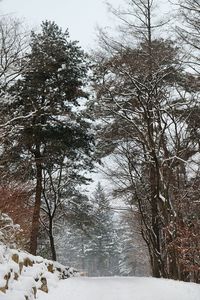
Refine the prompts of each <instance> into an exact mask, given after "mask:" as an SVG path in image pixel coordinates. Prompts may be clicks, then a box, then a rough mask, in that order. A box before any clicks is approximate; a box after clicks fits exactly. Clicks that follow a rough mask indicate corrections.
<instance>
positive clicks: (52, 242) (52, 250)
mask: <svg viewBox="0 0 200 300" xmlns="http://www.w3.org/2000/svg"><path fill="white" fill-rule="evenodd" d="M49 240H50V247H51V257H52V260H55V261H56V259H57V257H56V248H55V242H54V236H53V222H52V219H50V220H49Z"/></svg>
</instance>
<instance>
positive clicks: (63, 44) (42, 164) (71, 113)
mask: <svg viewBox="0 0 200 300" xmlns="http://www.w3.org/2000/svg"><path fill="white" fill-rule="evenodd" d="M30 47H31V51H30V53H29V54H27V56H26V59H24V60H23V62H22V63H23V64H24V65H25V67H26V68H25V70H24V71H23V72H22V74H21V78H20V79H19V80H18V81H17V82H16V84H15V85H14V86H13V87H12V88H11V89H10V93H11V95H12V97H13V101H12V102H11V103H10V104H9V105H7V111H8V113H9V116H10V119H11V121H10V123H9V124H10V127H11V128H12V129H13V128H14V129H13V130H12V131H11V132H10V134H9V135H8V138H7V142H6V143H5V150H7V151H10V152H12V153H13V155H15V156H16V158H18V161H19V160H20V161H24V160H26V161H29V162H30V166H31V168H32V170H33V171H32V174H33V175H34V178H35V181H36V187H35V201H34V213H33V221H32V233H31V245H30V251H31V252H32V253H33V254H35V253H36V250H37V236H38V230H39V215H40V206H41V198H42V190H43V170H44V169H48V170H52V169H53V168H54V166H55V164H59V159H60V156H63V155H64V156H65V157H66V159H68V160H74V161H76V162H77V164H76V166H74V168H77V169H78V168H79V166H81V167H83V165H84V162H86V164H87V163H88V165H89V159H88V155H89V152H90V146H89V144H90V141H91V136H90V135H89V134H88V124H87V123H86V122H85V121H84V120H83V119H82V116H81V115H80V114H79V113H78V110H77V109H76V107H77V106H78V99H80V98H81V97H82V98H83V97H86V96H87V95H86V94H85V93H84V92H83V86H84V82H85V78H86V73H87V64H86V61H85V55H84V53H83V51H82V50H81V49H80V47H79V46H78V45H77V42H71V41H70V40H69V34H68V32H67V31H66V32H64V33H63V32H62V30H61V29H60V28H59V27H58V26H57V25H56V24H55V23H54V22H48V21H46V22H43V23H42V32H41V33H37V34H36V33H34V32H32V35H31V45H30ZM11 140H13V141H14V143H11V142H10V141H11ZM16 151H17V153H16ZM15 161H16V159H15ZM75 173H76V172H75Z"/></svg>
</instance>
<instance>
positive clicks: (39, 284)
mask: <svg viewBox="0 0 200 300" xmlns="http://www.w3.org/2000/svg"><path fill="white" fill-rule="evenodd" d="M76 275H77V271H76V270H75V269H73V268H70V267H65V266H63V265H61V264H59V263H57V262H54V261H51V260H47V259H44V258H42V257H40V256H33V255H31V254H29V253H27V252H24V251H20V250H14V249H10V248H9V247H6V246H5V245H1V244H0V300H25V299H27V300H33V299H35V297H37V293H38V291H40V294H42V293H43V294H44V293H47V292H48V290H49V286H50V287H51V288H52V289H53V287H56V286H57V283H58V282H59V280H61V279H63V280H64V279H66V278H69V277H70V276H76Z"/></svg>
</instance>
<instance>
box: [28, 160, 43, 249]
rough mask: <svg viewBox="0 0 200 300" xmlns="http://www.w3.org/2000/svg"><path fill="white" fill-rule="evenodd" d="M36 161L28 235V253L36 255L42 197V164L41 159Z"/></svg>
mask: <svg viewBox="0 0 200 300" xmlns="http://www.w3.org/2000/svg"><path fill="white" fill-rule="evenodd" d="M35 160H36V191H35V204H34V211H33V219H32V228H31V235H30V253H31V254H33V255H36V252H37V239H38V234H39V225H40V206H41V197H42V163H41V158H39V157H38V158H35Z"/></svg>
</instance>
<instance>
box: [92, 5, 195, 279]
mask: <svg viewBox="0 0 200 300" xmlns="http://www.w3.org/2000/svg"><path fill="white" fill-rule="evenodd" d="M155 2H156V1H148V0H133V1H131V2H130V9H129V10H128V11H127V13H126V12H123V13H122V14H121V12H118V11H115V14H116V15H118V16H119V17H120V20H122V21H124V22H125V25H126V26H128V28H129V30H130V31H132V38H135V37H137V43H135V45H136V46H134V47H130V44H128V45H125V44H123V43H121V44H120V43H118V42H115V41H114V42H113V41H110V40H108V39H106V37H105V35H104V36H103V42H104V45H105V47H104V50H105V49H106V50H107V55H104V56H103V55H101V53H100V54H99V56H98V57H97V68H96V82H95V83H94V88H95V90H96V94H97V99H98V104H97V103H96V104H95V105H96V106H97V107H98V112H97V113H98V114H100V115H102V116H104V120H105V124H106V125H105V130H103V140H104V145H105V144H106V143H107V145H106V147H107V149H106V151H107V153H109V151H110V152H112V151H113V149H115V153H116V158H117V161H118V166H119V165H120V167H119V168H117V169H115V170H114V172H113V170H112V176H113V177H114V176H115V178H117V183H118V185H119V186H120V185H121V187H120V190H121V192H128V193H129V195H130V197H132V199H134V201H135V203H137V206H138V209H139V212H140V215H141V229H142V235H143V238H144V240H145V241H146V244H147V246H148V249H149V254H150V259H151V267H152V273H153V275H154V276H155V277H160V276H161V277H174V278H175V277H176V274H175V269H176V268H178V266H177V265H176V264H175V261H174V260H173V256H172V255H170V254H169V252H168V251H167V247H166V246H167V245H166V236H165V228H167V226H168V224H170V222H172V221H174V220H176V216H177V214H176V209H175V203H174V202H175V191H176V190H177V189H178V187H179V188H180V187H181V186H183V185H184V184H185V183H186V181H187V179H186V178H187V176H186V172H185V165H186V163H187V161H188V159H189V158H190V157H191V156H192V155H194V154H195V153H197V152H198V144H197V142H195V141H191V139H190V135H191V130H190V126H189V125H188V122H187V119H188V118H189V116H190V115H192V114H193V113H194V107H195V105H196V104H197V102H198V97H197V94H196V93H195V92H194V93H189V92H188V91H186V90H185V89H184V86H185V85H186V84H185V81H186V78H187V75H186V74H185V73H184V72H182V69H181V65H180V64H179V51H178V48H177V47H176V46H175V45H174V43H173V42H172V41H170V40H169V39H167V40H164V39H162V38H157V37H156V33H155V35H154V30H155V29H156V28H159V26H161V25H163V24H157V23H153V17H152V13H153V6H154V4H155ZM126 15H128V17H133V16H136V17H137V22H134V20H133V21H132V22H130V21H126V19H125V18H126ZM138 22H139V23H138ZM138 34H139V37H140V39H139V40H138ZM185 108H187V109H188V110H187V113H186V110H185ZM104 145H103V146H104ZM109 146H110V148H109ZM173 268H174V269H173ZM172 269H173V270H172Z"/></svg>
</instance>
